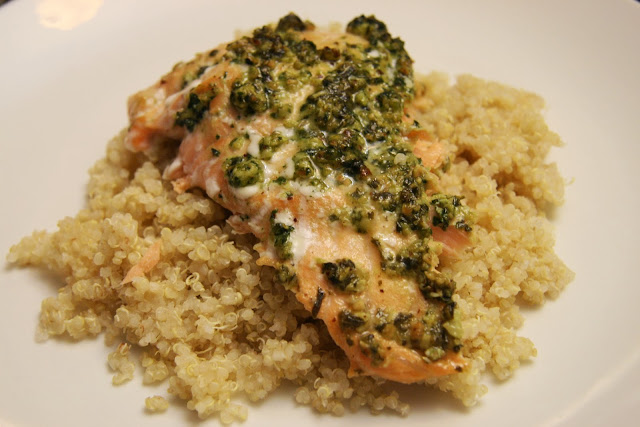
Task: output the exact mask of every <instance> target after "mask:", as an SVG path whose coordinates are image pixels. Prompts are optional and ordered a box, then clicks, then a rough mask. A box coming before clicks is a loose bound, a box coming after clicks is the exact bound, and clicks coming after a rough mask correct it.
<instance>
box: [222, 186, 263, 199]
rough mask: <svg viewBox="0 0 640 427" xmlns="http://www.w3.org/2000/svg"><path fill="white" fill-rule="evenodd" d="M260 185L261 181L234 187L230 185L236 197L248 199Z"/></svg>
mask: <svg viewBox="0 0 640 427" xmlns="http://www.w3.org/2000/svg"><path fill="white" fill-rule="evenodd" d="M260 187H262V183H259V184H254V185H248V186H246V187H240V188H234V187H230V188H231V191H232V192H233V195H234V196H236V197H237V198H238V199H248V198H249V197H251V196H255V195H256V194H258V193H259V192H260Z"/></svg>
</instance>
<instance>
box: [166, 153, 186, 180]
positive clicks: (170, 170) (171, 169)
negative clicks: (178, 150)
mask: <svg viewBox="0 0 640 427" xmlns="http://www.w3.org/2000/svg"><path fill="white" fill-rule="evenodd" d="M182 165H183V163H182V159H181V158H180V156H178V157H176V158H175V159H173V161H172V162H171V164H170V165H169V166H167V167H166V168H165V170H164V172H163V173H162V178H163V179H166V180H171V179H173V178H172V177H173V175H174V173H176V172H177V171H178V170H180V169H182Z"/></svg>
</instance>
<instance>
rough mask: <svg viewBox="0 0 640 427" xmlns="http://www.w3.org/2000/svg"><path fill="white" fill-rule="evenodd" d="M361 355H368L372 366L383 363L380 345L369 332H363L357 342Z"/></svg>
mask: <svg viewBox="0 0 640 427" xmlns="http://www.w3.org/2000/svg"><path fill="white" fill-rule="evenodd" d="M358 344H359V345H360V349H361V350H362V352H363V353H365V354H368V355H369V357H370V358H371V361H372V362H373V363H372V364H373V365H374V366H376V365H380V364H381V363H382V362H384V356H385V355H384V350H383V349H381V348H380V343H379V342H378V340H377V339H376V337H375V336H374V335H373V334H372V333H371V332H365V333H363V334H362V335H361V336H360V340H359V341H358Z"/></svg>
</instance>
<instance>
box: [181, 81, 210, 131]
mask: <svg viewBox="0 0 640 427" xmlns="http://www.w3.org/2000/svg"><path fill="white" fill-rule="evenodd" d="M217 95H218V90H217V89H216V88H215V87H213V86H212V87H211V88H210V89H209V90H207V91H205V92H203V93H196V92H195V90H192V91H191V92H190V93H189V101H188V103H187V106H186V107H185V108H183V109H182V110H180V111H178V112H177V113H176V125H178V126H184V127H186V128H187V129H188V130H189V131H190V132H192V131H193V130H194V129H195V127H196V126H197V125H198V123H200V120H202V117H204V114H205V113H206V112H207V111H208V110H209V104H210V103H211V101H212V100H213V98H215V97H216V96H217Z"/></svg>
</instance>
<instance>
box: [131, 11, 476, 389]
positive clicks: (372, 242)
mask: <svg viewBox="0 0 640 427" xmlns="http://www.w3.org/2000/svg"><path fill="white" fill-rule="evenodd" d="M412 96H413V71H412V61H411V58H410V57H409V56H408V54H407V53H406V51H405V49H404V45H403V43H402V41H401V40H399V39H397V38H393V37H392V36H391V35H390V34H389V33H388V31H387V28H386V26H385V25H384V24H383V23H382V22H380V21H378V20H376V19H375V18H374V17H365V16H360V17H358V18H356V19H354V20H353V21H352V22H351V23H349V25H348V26H347V31H346V32H335V31H321V30H318V29H316V28H315V26H314V25H313V24H311V23H309V22H303V21H302V20H301V19H300V18H298V17H297V16H296V15H293V14H290V15H287V16H285V17H284V18H282V19H281V20H280V21H279V22H278V23H277V24H275V25H268V26H265V27H262V28H258V29H256V30H255V31H254V32H253V34H252V35H249V36H246V37H242V38H240V39H238V40H236V41H233V42H231V43H228V44H223V45H221V46H219V47H217V48H216V49H213V50H211V51H209V52H205V53H202V54H199V55H197V56H196V58H195V59H193V60H192V61H190V62H187V63H179V64H177V65H176V66H175V67H174V68H173V70H172V71H171V72H169V73H168V74H166V75H165V76H164V77H162V78H161V79H160V80H159V81H158V82H157V83H156V84H154V85H153V86H151V87H149V88H148V89H145V90H143V91H141V92H139V93H137V94H135V95H133V96H132V97H131V98H130V100H129V105H128V106H129V117H130V122H131V124H130V128H129V131H128V134H127V138H126V143H127V146H128V147H129V148H130V149H132V150H135V151H144V150H148V149H151V148H153V146H155V145H158V144H175V143H176V142H177V143H179V148H178V151H177V154H176V157H175V158H174V159H172V161H171V162H170V164H169V166H168V167H167V168H166V170H165V172H164V177H165V178H166V179H168V180H171V181H172V182H173V186H174V189H175V190H176V191H178V192H183V191H187V190H189V189H190V188H194V187H199V188H202V189H204V191H206V193H207V195H208V196H209V197H211V198H212V199H213V200H214V201H216V202H217V203H219V204H220V205H222V206H224V207H225V208H226V209H228V210H229V211H231V212H232V214H233V215H232V216H231V217H230V218H229V219H228V222H229V224H230V225H231V226H232V227H233V228H234V229H235V230H236V231H237V232H239V233H252V234H254V235H255V236H256V237H257V238H258V239H259V240H260V243H259V244H258V245H256V249H257V250H258V252H259V255H260V258H259V260H258V263H259V264H260V265H268V266H272V267H273V268H274V269H276V271H275V276H276V278H277V280H278V281H280V282H281V283H282V284H283V285H284V286H287V287H288V288H290V289H291V290H292V291H293V292H295V294H296V297H297V299H298V300H299V301H300V302H301V303H302V304H303V305H304V307H305V308H306V309H307V310H309V312H310V313H311V315H312V316H314V317H316V318H318V319H321V320H322V321H323V322H324V323H325V324H326V326H327V328H328V331H329V333H330V334H331V336H332V338H333V339H334V341H335V342H336V344H337V345H338V346H340V347H341V348H342V349H343V350H344V352H345V353H346V355H347V356H348V357H349V360H350V362H351V370H350V372H351V374H352V375H356V374H366V375H377V376H380V377H383V378H387V379H390V380H394V381H399V382H404V383H412V382H416V381H421V380H424V379H427V378H431V377H436V376H441V375H447V374H451V373H454V372H456V371H461V370H462V369H463V368H464V366H465V360H464V359H463V358H462V356H461V355H460V349H461V338H462V336H461V335H462V333H461V327H460V322H459V319H458V316H457V311H456V305H455V302H454V301H453V299H452V297H453V294H454V291H455V283H454V282H453V281H452V280H451V279H450V278H448V277H446V276H445V275H443V274H441V273H440V272H439V271H438V270H437V266H438V264H439V257H440V256H455V255H456V253H459V251H461V250H464V248H465V247H466V246H467V245H468V243H469V233H470V232H471V225H472V224H471V222H472V221H471V219H470V218H471V215H470V213H469V210H468V208H466V206H464V203H463V202H462V200H461V199H460V198H458V197H455V196H451V195H445V194H441V193H440V192H438V191H437V188H436V187H435V186H434V184H433V182H434V181H435V180H434V171H435V170H436V169H438V168H440V167H441V165H442V164H443V163H444V162H445V160H446V159H447V153H446V152H445V148H444V145H443V144H441V143H439V142H437V141H433V140H432V139H431V138H430V137H429V134H428V133H427V132H426V131H425V130H424V129H422V128H421V127H420V124H419V123H418V122H416V121H415V120H413V117H412V114H411V110H412V106H411V102H412ZM147 258H148V259H150V260H153V256H151V255H150V256H149V257H147ZM145 260H146V258H145ZM144 271H145V269H144V266H142V267H140V268H138V270H136V271H135V272H133V273H132V274H131V276H129V275H128V277H129V278H131V277H134V276H135V275H139V274H144Z"/></svg>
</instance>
